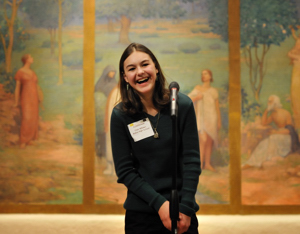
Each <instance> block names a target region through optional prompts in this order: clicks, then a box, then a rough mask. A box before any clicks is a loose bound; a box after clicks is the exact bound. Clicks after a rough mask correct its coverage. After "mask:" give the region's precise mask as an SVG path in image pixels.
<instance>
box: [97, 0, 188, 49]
mask: <svg viewBox="0 0 300 234" xmlns="http://www.w3.org/2000/svg"><path fill="white" fill-rule="evenodd" d="M96 12H97V13H96V16H97V18H98V19H103V18H105V19H108V23H109V22H111V19H116V20H117V21H119V22H120V25H121V29H120V34H119V43H122V44H128V43H130V39H129V32H130V26H131V23H132V20H134V19H136V18H138V17H144V18H150V17H152V18H156V17H159V18H172V19H175V20H176V19H178V18H180V17H182V16H183V15H185V13H186V11H185V10H184V9H183V8H182V6H181V4H180V1H174V0H126V1H118V0H111V1H107V0H98V1H97V6H96Z"/></svg>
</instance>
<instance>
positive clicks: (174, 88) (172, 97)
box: [169, 81, 179, 117]
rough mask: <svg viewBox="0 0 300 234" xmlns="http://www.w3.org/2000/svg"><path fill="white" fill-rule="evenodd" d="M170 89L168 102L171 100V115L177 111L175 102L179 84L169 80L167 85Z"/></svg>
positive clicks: (175, 114)
mask: <svg viewBox="0 0 300 234" xmlns="http://www.w3.org/2000/svg"><path fill="white" fill-rule="evenodd" d="M169 89H170V93H171V95H170V102H171V117H172V116H177V113H178V103H177V95H178V91H179V84H178V83H177V82H175V81H173V82H171V84H170V85H169Z"/></svg>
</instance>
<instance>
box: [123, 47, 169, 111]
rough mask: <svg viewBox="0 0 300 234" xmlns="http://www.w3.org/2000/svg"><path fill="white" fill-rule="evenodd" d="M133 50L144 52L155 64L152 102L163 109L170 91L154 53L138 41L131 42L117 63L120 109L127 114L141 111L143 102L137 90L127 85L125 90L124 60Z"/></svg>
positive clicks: (167, 101)
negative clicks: (155, 74) (155, 73)
mask: <svg viewBox="0 0 300 234" xmlns="http://www.w3.org/2000/svg"><path fill="white" fill-rule="evenodd" d="M134 51H140V52H143V53H146V54H148V55H149V56H150V58H151V59H152V61H153V62H154V64H155V68H156V69H157V70H158V73H157V79H156V82H155V90H154V93H153V104H154V106H155V107H156V108H157V109H159V110H160V109H163V108H164V107H166V106H167V104H168V103H169V96H170V92H169V89H167V88H166V86H167V81H166V78H165V76H164V74H163V71H162V69H161V67H160V65H159V62H158V61H157V59H156V57H155V55H154V54H153V53H152V52H151V50H149V49H148V48H147V47H146V46H144V45H142V44H138V43H131V44H130V45H129V46H128V47H127V48H126V49H125V51H124V52H123V54H122V56H121V58H120V63H119V75H120V81H119V88H120V93H121V101H122V103H123V105H122V109H123V111H124V112H126V113H127V114H130V115H133V114H136V113H141V112H142V111H143V104H142V102H141V99H140V97H139V95H138V94H137V92H136V91H135V90H134V89H133V88H131V87H130V86H129V88H128V90H127V87H126V86H127V83H126V81H125V79H124V74H125V71H124V61H125V60H126V59H127V58H128V57H129V55H131V54H132V53H133V52H134Z"/></svg>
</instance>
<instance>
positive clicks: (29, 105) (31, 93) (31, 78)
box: [15, 54, 42, 148]
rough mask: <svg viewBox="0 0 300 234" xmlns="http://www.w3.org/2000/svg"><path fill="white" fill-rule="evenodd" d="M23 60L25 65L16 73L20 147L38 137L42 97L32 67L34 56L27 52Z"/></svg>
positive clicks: (16, 103) (16, 104)
mask: <svg viewBox="0 0 300 234" xmlns="http://www.w3.org/2000/svg"><path fill="white" fill-rule="evenodd" d="M21 60H22V63H23V67H22V68H20V69H19V70H18V71H17V73H16V75H15V80H16V88H15V107H17V106H18V105H19V104H21V114H22V118H21V129H20V148H25V146H26V145H30V144H33V142H32V141H34V140H36V139H37V138H38V121H39V102H40V101H42V100H41V99H42V97H41V93H40V92H39V89H38V84H37V82H38V78H37V75H36V74H35V72H34V71H33V70H32V69H31V68H30V66H31V64H32V63H33V58H32V57H31V55H30V54H25V55H24V56H23V57H22V59H21Z"/></svg>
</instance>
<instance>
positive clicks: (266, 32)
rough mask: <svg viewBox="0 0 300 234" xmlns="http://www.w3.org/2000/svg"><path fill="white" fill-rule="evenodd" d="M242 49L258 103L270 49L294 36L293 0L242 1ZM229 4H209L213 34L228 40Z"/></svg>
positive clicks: (219, 1) (294, 8)
mask: <svg viewBox="0 0 300 234" xmlns="http://www.w3.org/2000/svg"><path fill="white" fill-rule="evenodd" d="M240 3H241V6H240V9H241V10H240V27H241V28H240V30H241V34H240V35H241V48H242V49H243V52H244V57H245V62H246V64H247V66H248V69H249V70H248V71H249V83H250V86H251V89H252V92H253V95H254V97H255V99H256V100H257V101H259V97H260V92H261V89H262V86H263V80H264V77H265V75H266V72H267V68H266V66H265V62H266V55H267V53H268V52H269V51H270V48H271V46H274V45H276V46H279V45H280V44H281V43H282V42H283V41H284V40H285V39H286V38H287V37H289V36H290V35H291V29H292V28H296V25H297V24H298V17H297V10H296V5H295V2H294V1H293V0H286V1H282V0H264V1H260V0H242V1H240ZM227 4H228V3H227V1H223V0H213V1H207V5H208V9H209V25H210V27H211V28H212V31H213V32H214V33H216V34H219V35H220V36H221V38H222V40H224V41H226V42H227V41H228V29H227V28H228V20H227V19H224V16H227Z"/></svg>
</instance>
